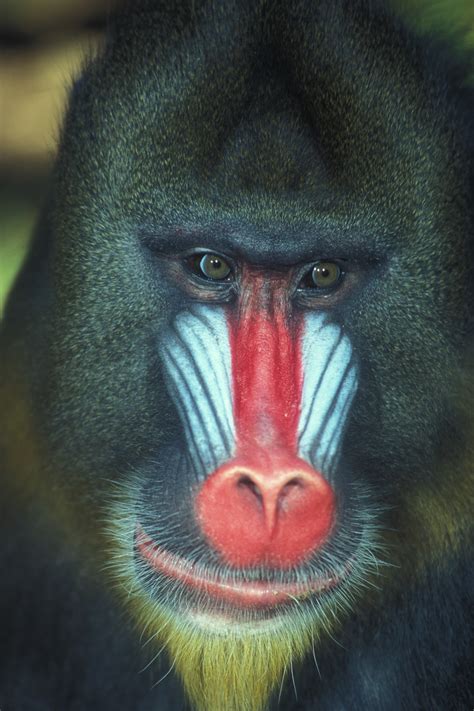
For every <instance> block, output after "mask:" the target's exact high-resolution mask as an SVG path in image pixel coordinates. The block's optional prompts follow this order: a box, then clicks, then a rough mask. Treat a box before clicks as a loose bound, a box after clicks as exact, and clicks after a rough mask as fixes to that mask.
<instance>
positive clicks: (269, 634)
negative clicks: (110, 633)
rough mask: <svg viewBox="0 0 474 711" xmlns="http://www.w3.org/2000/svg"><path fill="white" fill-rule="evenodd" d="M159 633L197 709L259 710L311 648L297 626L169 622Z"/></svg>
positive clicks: (309, 636) (215, 710) (204, 710)
mask: <svg viewBox="0 0 474 711" xmlns="http://www.w3.org/2000/svg"><path fill="white" fill-rule="evenodd" d="M277 626H278V625H277ZM164 629H165V630H166V633H165V635H164V637H165V640H164V642H165V645H166V647H167V650H168V654H169V656H170V658H171V661H172V667H173V669H174V671H175V672H176V673H177V675H178V676H179V677H180V679H181V681H182V684H183V687H184V689H185V692H186V694H187V696H188V697H189V700H190V701H191V704H192V706H193V708H195V709H196V711H223V709H225V710H226V711H264V709H265V708H267V704H268V702H269V699H270V697H271V696H272V694H273V693H275V692H276V691H278V688H281V686H282V684H283V681H284V679H285V676H286V675H287V673H288V672H289V670H290V669H291V667H292V665H293V664H294V663H295V662H296V663H297V662H298V661H299V660H301V659H302V658H303V656H304V655H305V654H306V652H307V651H308V649H311V644H312V639H311V634H310V632H309V631H308V630H306V631H305V630H304V629H302V628H301V627H300V626H299V625H296V626H294V629H293V630H290V629H289V628H288V627H287V626H285V627H284V628H281V629H277V630H273V629H267V630H265V631H261V630H260V631H254V630H252V629H251V628H250V627H249V629H248V630H244V629H236V630H234V629H232V625H229V628H228V630H227V631H226V632H224V631H220V630H219V631H216V632H213V631H212V624H211V623H210V624H209V625H208V626H207V627H202V628H200V627H199V625H196V624H195V623H186V621H184V622H183V621H179V620H177V619H176V618H174V619H169V620H168V624H165V626H164Z"/></svg>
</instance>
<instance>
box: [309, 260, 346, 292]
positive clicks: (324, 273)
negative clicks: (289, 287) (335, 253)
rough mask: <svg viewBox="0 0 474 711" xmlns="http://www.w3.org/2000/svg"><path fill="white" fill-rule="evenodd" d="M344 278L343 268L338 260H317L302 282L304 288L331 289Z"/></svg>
mask: <svg viewBox="0 0 474 711" xmlns="http://www.w3.org/2000/svg"><path fill="white" fill-rule="evenodd" d="M341 279H342V269H341V267H340V266H339V265H338V264H336V262H323V261H321V262H316V264H314V265H313V266H312V267H311V269H310V270H309V272H307V273H306V274H305V276H304V277H303V279H302V280H301V283H300V288H303V289H331V288H334V287H335V286H337V284H338V283H339V282H340V281H341Z"/></svg>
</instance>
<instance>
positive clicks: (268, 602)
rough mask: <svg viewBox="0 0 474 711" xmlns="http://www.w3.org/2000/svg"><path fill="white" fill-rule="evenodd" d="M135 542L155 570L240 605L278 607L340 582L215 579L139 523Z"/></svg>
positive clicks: (328, 578) (327, 580)
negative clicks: (161, 545)
mask: <svg viewBox="0 0 474 711" xmlns="http://www.w3.org/2000/svg"><path fill="white" fill-rule="evenodd" d="M135 541H136V547H137V550H138V551H139V553H140V555H141V557H142V558H143V560H145V561H146V562H147V563H148V565H149V566H150V567H151V568H153V570H156V571H157V572H158V573H161V574H162V575H166V577H168V578H173V579H174V580H178V581H179V582H181V583H184V584H185V585H187V586H188V587H190V588H193V589H194V590H198V591H200V592H206V593H207V594H208V595H209V596H210V597H213V598H216V599H217V600H223V601H225V602H229V603H232V604H233V605H235V606H238V607H244V608H258V607H274V606H276V605H281V604H283V603H288V602H291V601H294V600H295V598H296V599H302V598H305V597H308V596H309V595H311V594H314V593H321V592H323V591H325V590H329V589H331V588H333V587H335V586H336V585H337V584H338V583H339V581H340V578H339V577H336V576H333V577H326V578H318V579H317V580H310V581H308V582H306V583H275V582H264V581H255V582H242V581H241V582H238V583H237V582H235V581H232V580H230V579H229V578H227V577H220V576H218V575H216V576H213V577H212V578H211V577H207V576H206V574H205V573H201V572H197V571H196V566H195V564H194V563H191V562H189V561H187V560H185V559H184V558H181V556H177V555H175V554H174V553H169V552H168V551H165V550H164V549H163V548H161V547H160V546H159V545H158V544H156V543H155V542H154V541H153V540H152V539H151V538H150V537H149V536H148V535H147V534H146V533H145V532H144V530H143V529H142V527H141V526H140V525H138V526H137V531H136V537H135Z"/></svg>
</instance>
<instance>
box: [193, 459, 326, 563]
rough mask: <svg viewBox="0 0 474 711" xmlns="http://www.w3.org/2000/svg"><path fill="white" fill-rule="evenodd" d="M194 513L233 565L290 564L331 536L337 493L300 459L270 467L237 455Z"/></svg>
mask: <svg viewBox="0 0 474 711" xmlns="http://www.w3.org/2000/svg"><path fill="white" fill-rule="evenodd" d="M196 514H197V519H198V521H199V523H200V526H201V529H202V531H203V533H204V534H205V536H206V538H207V540H208V541H209V543H210V544H211V545H212V546H213V547H214V548H215V549H216V550H217V551H218V552H219V553H220V555H221V556H222V558H223V559H224V560H225V561H226V562H227V563H228V564H229V565H232V566H255V565H261V564H266V565H271V566H272V567H290V566H292V565H296V564H298V563H300V562H301V561H303V560H304V559H305V558H307V557H308V556H309V555H310V554H311V553H312V552H313V551H314V550H315V549H317V548H318V546H321V545H322V543H323V542H324V540H325V539H326V538H327V536H328V534H329V531H330V529H331V525H332V521H333V517H334V493H333V490H332V488H331V486H330V485H329V484H328V482H327V481H326V480H325V479H324V478H323V477H322V476H321V474H319V472H317V471H316V470H315V469H313V468H312V467H310V466H309V465H308V464H306V462H304V461H303V460H301V459H295V460H294V461H292V462H285V463H281V462H279V463H276V462H274V463H273V464H272V465H271V468H270V469H269V468H268V465H267V467H265V468H262V466H261V465H249V464H246V463H244V462H243V460H242V463H241V462H240V461H239V460H234V461H232V462H229V463H227V464H224V465H223V466H222V467H220V468H219V469H217V470H216V471H215V472H213V474H211V475H210V476H209V477H208V479H207V480H206V481H205V482H204V484H203V486H202V488H201V490H200V492H199V494H198V496H197V499H196Z"/></svg>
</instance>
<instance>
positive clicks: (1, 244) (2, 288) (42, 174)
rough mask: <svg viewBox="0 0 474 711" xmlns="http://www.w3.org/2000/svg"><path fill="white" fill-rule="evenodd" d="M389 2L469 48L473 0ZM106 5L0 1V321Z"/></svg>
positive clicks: (69, 0)
mask: <svg viewBox="0 0 474 711" xmlns="http://www.w3.org/2000/svg"><path fill="white" fill-rule="evenodd" d="M392 2H393V3H394V4H395V5H396V6H397V7H398V9H399V10H400V11H402V12H403V13H405V14H406V16H407V17H408V18H409V21H410V22H411V23H412V24H413V25H414V26H415V27H416V28H417V29H418V30H419V31H420V32H428V33H439V34H441V35H443V36H444V38H445V39H447V40H448V41H449V42H450V43H451V44H452V46H453V47H454V49H455V51H457V52H460V53H470V52H471V50H472V49H473V48H474V0H392ZM112 4H113V0H0V317H1V313H2V310H3V307H4V304H5V298H6V295H7V292H8V290H9V288H10V286H11V284H12V281H13V279H14V277H15V274H16V272H17V270H18V268H19V266H20V264H21V261H22V259H23V257H24V255H25V252H26V249H27V246H28V241H29V238H30V234H31V231H32V228H33V225H34V223H35V219H36V216H37V213H38V209H39V208H40V206H41V203H42V200H43V199H44V196H45V192H46V189H47V185H48V176H49V174H50V171H51V166H52V162H53V160H54V153H55V146H56V140H57V136H58V129H59V126H60V123H61V117H62V115H63V112H64V106H65V102H66V99H67V92H68V87H69V86H70V83H71V78H72V77H73V76H74V75H77V73H78V72H79V70H80V67H81V63H82V62H83V58H84V56H85V54H88V53H90V51H91V49H93V48H95V47H97V45H98V44H99V43H100V41H101V37H102V34H103V30H104V27H105V23H106V18H107V14H108V13H109V12H110V10H111V6H112ZM472 66H473V67H474V63H473V64H472ZM473 73H474V72H473Z"/></svg>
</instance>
